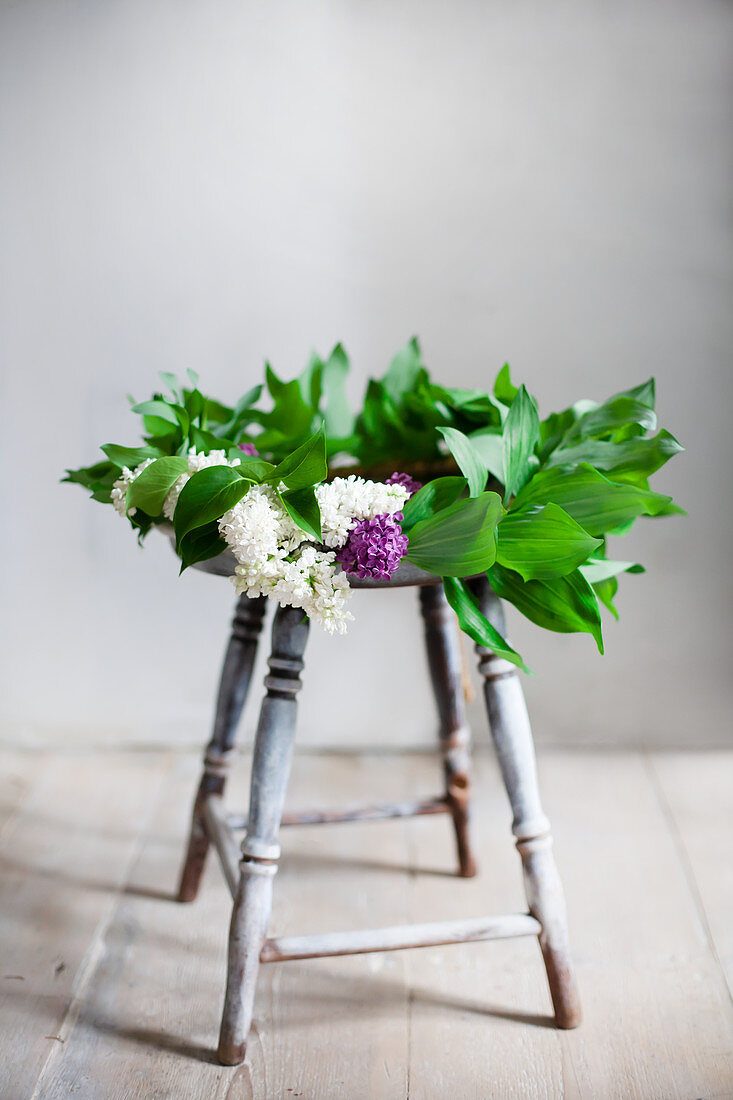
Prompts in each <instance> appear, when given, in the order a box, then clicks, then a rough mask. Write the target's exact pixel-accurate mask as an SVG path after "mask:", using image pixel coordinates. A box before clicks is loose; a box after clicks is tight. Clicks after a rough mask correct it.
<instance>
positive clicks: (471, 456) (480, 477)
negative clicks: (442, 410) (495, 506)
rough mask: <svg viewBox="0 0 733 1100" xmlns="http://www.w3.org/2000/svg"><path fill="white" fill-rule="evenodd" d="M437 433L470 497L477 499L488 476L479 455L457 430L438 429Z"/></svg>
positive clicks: (466, 438) (467, 439) (468, 440)
mask: <svg viewBox="0 0 733 1100" xmlns="http://www.w3.org/2000/svg"><path fill="white" fill-rule="evenodd" d="M438 431H439V432H440V434H441V435H442V436H443V439H444V440H445V441H446V443H447V444H448V449H449V450H450V453H451V454H452V455H453V457H454V458H455V460H456V462H457V463H458V467H459V469H460V471H461V473H462V474H463V476H464V477H465V479H466V481H467V482H468V492H469V494H470V496H472V497H477V496H478V495H479V493H483V491H484V489H485V488H486V479H487V478H488V476H489V471H488V470H487V468H486V464H485V463H484V461H483V459H482V458H481V455H480V454H479V452H478V450H477V449H476V447H474V445H473V443H472V442H471V440H470V439H469V438H468V436H466V435H464V434H463V432H459V431H458V429H457V428H438Z"/></svg>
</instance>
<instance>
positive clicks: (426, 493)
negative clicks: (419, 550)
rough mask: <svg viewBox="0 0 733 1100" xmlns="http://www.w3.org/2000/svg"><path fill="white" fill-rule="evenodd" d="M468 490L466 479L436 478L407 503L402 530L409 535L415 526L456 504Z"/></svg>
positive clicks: (403, 510)
mask: <svg viewBox="0 0 733 1100" xmlns="http://www.w3.org/2000/svg"><path fill="white" fill-rule="evenodd" d="M466 488H467V485H466V479H465V477H436V478H435V480H434V481H429V482H428V483H427V485H423V487H422V489H418V491H417V492H416V493H415V494H414V496H411V497H410V499H409V500H407V501H406V502H405V506H404V508H403V509H402V513H403V515H404V517H405V518H404V520H403V522H402V530H403V531H404V532H405V534H409V533H410V530H411V529H412V528H413V527H414V526H415V524H417V523H420V521H421V520H424V519H427V518H428V516H432V515H435V514H436V513H437V512H440V511H441V510H442V509H443V508H447V507H448V506H449V505H450V504H455V502H456V501H457V500H458V498H459V497H460V496H461V494H462V493H465V491H466Z"/></svg>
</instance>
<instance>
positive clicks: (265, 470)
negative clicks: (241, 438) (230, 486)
mask: <svg viewBox="0 0 733 1100" xmlns="http://www.w3.org/2000/svg"><path fill="white" fill-rule="evenodd" d="M228 457H229V460H230V462H232V461H234V459H237V458H238V459H239V465H238V466H237V471H238V473H239V474H240V475H241V476H242V477H246V478H249V480H250V481H257V482H262V481H268V480H269V479H270V478H271V477H272V475H273V474H274V472H275V467H274V466H273V464H272V463H271V462H266V461H265V459H264V458H258V456H257V455H246V454H245V453H244V451H240V449H239V447H230V449H229V451H228Z"/></svg>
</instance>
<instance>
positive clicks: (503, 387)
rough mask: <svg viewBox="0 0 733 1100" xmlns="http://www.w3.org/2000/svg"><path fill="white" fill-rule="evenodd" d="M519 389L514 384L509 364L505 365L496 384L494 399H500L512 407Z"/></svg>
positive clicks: (498, 375) (497, 377)
mask: <svg viewBox="0 0 733 1100" xmlns="http://www.w3.org/2000/svg"><path fill="white" fill-rule="evenodd" d="M517 390H518V387H517V386H515V385H514V383H513V382H512V376H511V372H510V370H509V364H508V363H505V364H504V366H503V367H502V368H501V370H500V371H499V373H498V374H497V376H496V381H495V382H494V397H496V398H498V399H499V401H502V402H503V403H504V404H505V405H511V404H512V402H513V401H514V398H515V397H516V396H517Z"/></svg>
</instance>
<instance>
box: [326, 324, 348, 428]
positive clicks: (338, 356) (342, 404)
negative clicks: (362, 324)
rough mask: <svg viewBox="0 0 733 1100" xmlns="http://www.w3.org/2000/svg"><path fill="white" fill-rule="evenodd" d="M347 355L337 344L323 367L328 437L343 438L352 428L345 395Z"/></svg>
mask: <svg viewBox="0 0 733 1100" xmlns="http://www.w3.org/2000/svg"><path fill="white" fill-rule="evenodd" d="M348 373H349V357H348V356H347V354H346V352H345V351H344V349H343V348H342V346H341V344H337V345H336V347H335V348H334V349H333V351H332V352H331V354H330V356H329V357H328V360H327V362H326V363H325V364H324V367H323V379H322V384H323V396H324V398H325V409H324V423H325V428H326V435H327V436H328V437H329V438H335V439H345V438H346V437H347V436H349V435H351V433H352V432H353V430H354V422H355V417H354V414H353V413H352V411H351V409H350V408H349V401H348V398H347V396H346V378H347V376H348Z"/></svg>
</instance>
